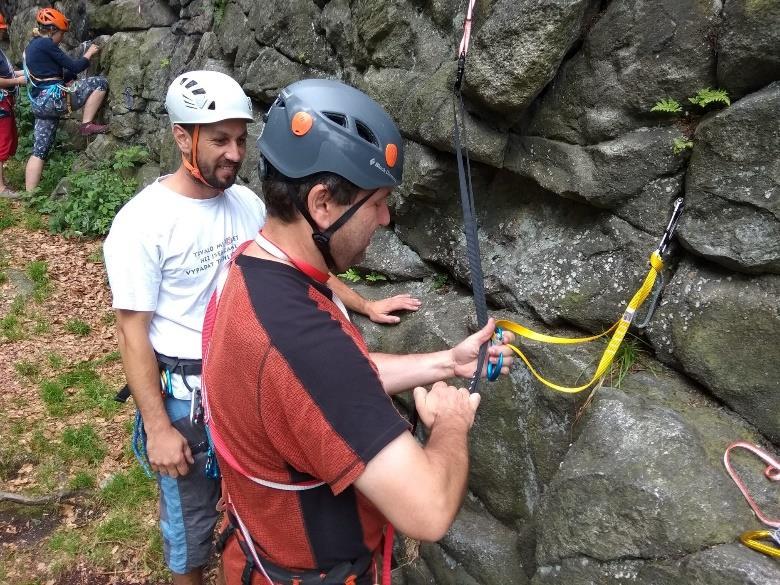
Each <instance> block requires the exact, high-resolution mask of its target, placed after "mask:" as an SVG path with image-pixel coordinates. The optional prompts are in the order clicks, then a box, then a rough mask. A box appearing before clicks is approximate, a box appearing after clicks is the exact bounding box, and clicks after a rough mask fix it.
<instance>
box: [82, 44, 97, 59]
mask: <svg viewBox="0 0 780 585" xmlns="http://www.w3.org/2000/svg"><path fill="white" fill-rule="evenodd" d="M99 50H100V47H98V46H97V45H96V44H95V43H92V44H91V45H90V46H89V47H88V48H87V50H86V51H84V56H85V57H86V58H87V59H91V58H92V56H93V55H94V54H95V53H97V52H98V51H99Z"/></svg>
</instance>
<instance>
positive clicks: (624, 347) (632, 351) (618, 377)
mask: <svg viewBox="0 0 780 585" xmlns="http://www.w3.org/2000/svg"><path fill="white" fill-rule="evenodd" d="M645 356H646V351H645V350H644V348H643V347H642V341H641V340H640V339H639V338H637V337H633V336H632V337H631V338H628V337H627V338H626V339H624V340H623V343H622V344H621V346H620V348H619V349H618V351H617V353H616V354H615V360H614V361H613V362H612V368H611V370H610V373H609V380H610V382H609V384H610V386H612V387H613V388H620V385H621V384H622V383H623V380H624V379H625V377H626V376H628V374H630V373H631V372H634V371H636V370H638V369H639V368H640V361H641V360H642V358H643V357H645Z"/></svg>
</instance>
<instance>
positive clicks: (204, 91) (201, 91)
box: [192, 87, 206, 95]
mask: <svg viewBox="0 0 780 585" xmlns="http://www.w3.org/2000/svg"><path fill="white" fill-rule="evenodd" d="M205 93H206V90H205V89H203V88H202V87H199V88H198V89H193V90H192V95H202V94H205Z"/></svg>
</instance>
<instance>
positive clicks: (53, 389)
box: [38, 380, 66, 416]
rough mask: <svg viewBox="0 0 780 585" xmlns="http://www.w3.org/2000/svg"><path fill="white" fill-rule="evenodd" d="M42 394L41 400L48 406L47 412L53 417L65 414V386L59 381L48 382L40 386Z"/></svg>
mask: <svg viewBox="0 0 780 585" xmlns="http://www.w3.org/2000/svg"><path fill="white" fill-rule="evenodd" d="M38 388H39V389H40V392H41V400H43V403H44V404H45V405H46V410H47V411H48V412H49V414H50V415H52V416H62V415H63V414H65V397H66V395H65V386H64V385H63V384H62V382H60V381H59V380H46V381H44V382H41V383H40V385H39V386H38Z"/></svg>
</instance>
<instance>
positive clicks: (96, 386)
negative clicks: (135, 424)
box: [39, 354, 122, 417]
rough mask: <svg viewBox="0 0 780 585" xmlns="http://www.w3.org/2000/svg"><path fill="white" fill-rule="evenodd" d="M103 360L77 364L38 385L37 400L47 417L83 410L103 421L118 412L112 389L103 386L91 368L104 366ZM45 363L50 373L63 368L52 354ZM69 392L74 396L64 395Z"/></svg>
mask: <svg viewBox="0 0 780 585" xmlns="http://www.w3.org/2000/svg"><path fill="white" fill-rule="evenodd" d="M111 355H112V354H109V356H111ZM109 356H107V357H109ZM105 360H106V358H105V357H104V358H102V359H101V360H97V361H95V362H80V363H78V364H76V365H75V366H74V367H72V368H71V369H69V370H67V371H64V372H60V373H59V374H58V375H57V376H55V377H54V378H51V379H49V380H45V381H44V382H41V384H40V385H39V388H40V391H41V398H42V399H43V402H44V403H45V404H46V408H47V410H48V411H49V414H51V415H52V416H62V415H68V414H73V413H75V412H83V411H87V410H97V411H98V412H99V413H100V414H101V415H102V416H104V417H110V416H113V415H114V414H116V413H117V412H118V411H119V409H120V408H122V405H121V404H120V403H119V402H116V401H115V400H114V395H115V394H116V389H115V388H114V387H112V386H110V385H109V384H107V383H106V382H105V381H104V380H103V379H102V378H101V377H100V374H98V372H97V371H96V370H95V365H96V364H97V365H100V364H101V363H105ZM53 362H54V363H53ZM49 363H50V364H52V367H53V368H54V369H60V368H61V367H62V365H63V364H62V358H61V357H59V356H57V355H56V354H53V355H49ZM71 388H74V389H76V392H75V394H74V393H68V389H71Z"/></svg>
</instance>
